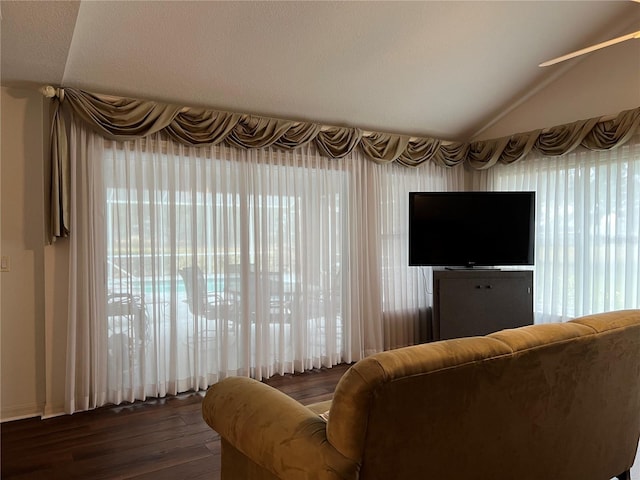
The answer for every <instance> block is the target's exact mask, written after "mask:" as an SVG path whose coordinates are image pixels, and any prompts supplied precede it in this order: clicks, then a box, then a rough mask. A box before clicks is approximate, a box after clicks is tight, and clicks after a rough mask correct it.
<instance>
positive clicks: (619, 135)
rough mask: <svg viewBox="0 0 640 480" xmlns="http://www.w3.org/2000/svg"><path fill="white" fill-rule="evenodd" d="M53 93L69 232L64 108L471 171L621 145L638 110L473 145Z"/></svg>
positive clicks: (107, 130)
mask: <svg viewBox="0 0 640 480" xmlns="http://www.w3.org/2000/svg"><path fill="white" fill-rule="evenodd" d="M43 93H44V94H45V95H46V96H49V97H53V101H54V104H55V105H54V108H55V112H54V117H53V126H52V139H51V155H52V169H51V172H52V180H51V182H52V183H51V188H52V191H51V194H52V206H51V212H52V219H51V226H52V232H51V233H52V236H54V237H64V236H67V235H68V234H69V224H68V218H69V216H68V212H69V198H70V196H69V183H70V182H69V178H70V177H69V174H70V171H69V169H70V166H69V152H68V146H67V145H68V144H67V132H66V125H65V121H64V118H65V112H72V113H73V115H75V116H76V117H78V118H81V119H82V120H83V121H84V122H86V123H87V124H88V125H90V126H91V127H92V128H93V129H95V130H97V131H98V132H100V133H101V134H102V135H103V136H104V137H105V138H108V139H113V140H123V141H124V140H131V139H134V138H140V137H144V136H147V135H150V134H153V133H156V132H162V133H163V134H166V135H167V136H168V137H169V138H171V139H173V140H175V141H177V142H180V143H183V144H187V145H194V146H202V145H216V144H218V143H221V142H226V143H227V144H229V145H233V146H235V147H238V148H243V149H249V148H265V147H270V146H275V147H278V148H284V149H294V148H298V147H301V146H303V145H306V144H307V143H309V142H314V143H315V145H316V146H317V148H318V149H319V150H320V151H321V152H323V153H324V154H326V155H328V156H329V157H331V158H343V157H345V156H347V155H349V153H351V152H352V151H353V150H354V149H355V148H356V147H358V148H360V149H361V150H362V151H363V152H364V153H365V155H366V156H367V157H368V158H370V159H371V160H373V161H374V162H377V163H383V164H384V163H390V162H397V163H399V164H401V165H404V166H407V167H417V166H419V165H421V164H423V163H424V162H427V161H432V162H435V163H436V164H438V165H440V166H443V167H453V166H455V165H459V164H460V163H463V162H467V164H468V165H469V166H471V167H472V168H474V169H486V168H490V167H491V166H493V165H495V164H496V163H498V162H501V163H513V162H516V161H518V160H521V159H522V158H524V157H525V156H526V155H527V154H529V153H530V152H531V151H532V150H538V151H540V152H542V153H543V154H544V155H563V154H565V153H568V152H571V151H572V150H574V149H575V148H576V147H578V146H580V145H582V146H584V147H586V148H589V149H592V150H606V149H610V148H613V147H616V146H619V145H622V144H623V143H625V142H626V141H627V140H628V139H629V138H630V137H631V136H632V135H633V134H634V133H635V132H636V131H638V129H639V126H640V108H636V109H634V110H627V111H625V112H622V113H620V114H619V115H618V116H617V117H615V118H613V119H610V120H607V121H599V119H589V120H582V121H579V122H575V123H572V124H568V125H561V126H557V127H553V128H550V129H547V130H544V131H543V130H535V131H532V132H527V133H523V134H517V135H513V136H510V137H504V138H499V139H493V140H486V141H477V142H446V141H442V140H438V139H434V138H428V137H424V138H416V137H410V136H408V135H394V134H387V133H378V132H374V133H367V134H365V132H363V131H362V130H361V129H358V128H346V127H344V128H343V127H326V126H323V125H320V124H317V123H310V122H297V121H290V120H280V119H272V118H267V117H260V116H255V115H246V114H238V113H229V112H222V111H215V110H207V109H203V108H183V107H181V106H176V105H169V104H162V103H158V102H154V101H146V100H138V99H131V98H124V97H114V96H111V95H100V94H94V93H88V92H84V91H82V90H78V89H73V88H64V89H62V88H59V89H56V88H53V87H45V88H44V89H43Z"/></svg>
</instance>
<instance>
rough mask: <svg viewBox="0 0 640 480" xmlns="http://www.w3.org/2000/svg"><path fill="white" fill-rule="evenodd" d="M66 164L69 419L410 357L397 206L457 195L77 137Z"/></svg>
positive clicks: (398, 170)
mask: <svg viewBox="0 0 640 480" xmlns="http://www.w3.org/2000/svg"><path fill="white" fill-rule="evenodd" d="M71 157H72V171H73V174H72V188H73V190H72V191H73V192H74V201H73V202H72V210H73V215H72V217H71V218H72V224H71V227H72V232H73V233H72V235H71V238H70V241H71V257H72V262H71V272H70V277H71V284H70V289H71V293H70V312H71V314H70V324H69V336H68V347H69V349H68V352H69V355H68V362H67V375H68V382H67V407H66V408H67V410H68V411H69V412H73V411H77V410H86V409H90V408H94V407H96V406H100V405H103V404H106V403H120V402H122V401H133V400H137V399H143V398H145V397H149V396H162V395H165V394H174V393H177V392H181V391H187V390H195V389H203V388H206V387H207V386H209V385H211V384H212V383H214V382H216V381H218V380H219V379H221V378H223V377H225V376H230V375H250V376H253V377H255V378H263V377H268V376H271V375H273V374H275V373H285V372H293V371H302V370H305V369H309V368H314V367H319V366H331V365H335V364H337V363H340V362H352V361H356V360H358V359H360V358H362V357H363V356H365V355H369V354H371V353H374V352H377V351H381V350H382V349H384V348H391V347H396V346H401V345H407V344H411V343H414V342H415V341H416V340H417V333H418V332H417V328H418V327H417V322H418V312H419V311H423V312H424V311H425V309H426V306H427V304H428V303H429V299H428V295H426V291H425V288H426V286H425V284H424V282H423V281H422V276H423V274H424V272H422V271H420V270H418V269H413V268H409V267H408V266H407V255H406V233H407V223H406V222H407V199H408V192H409V191H411V190H444V189H457V188H458V187H459V186H461V184H462V178H463V172H462V169H461V168H455V169H443V168H440V167H436V166H434V165H425V166H423V167H421V168H418V169H415V170H410V169H406V168H404V167H399V166H393V165H386V166H385V165H377V164H375V163H373V162H371V161H369V160H366V159H365V158H364V157H363V156H362V155H361V154H360V153H353V154H351V155H350V156H349V157H348V158H345V159H342V160H330V159H328V158H326V157H323V156H321V155H319V154H318V153H317V152H316V150H315V149H314V148H313V147H308V148H302V149H297V150H295V151H292V152H285V151H281V150H276V149H263V150H247V151H245V150H240V149H235V148H230V147H226V146H216V147H206V148H193V147H186V146H183V145H180V144H177V143H173V142H171V141H167V140H166V139H163V138H161V137H160V136H159V135H155V136H152V137H148V138H147V139H144V140H137V141H131V142H110V141H106V140H104V139H103V138H102V137H100V136H98V135H97V134H94V133H92V132H91V131H89V130H87V129H86V128H85V127H84V126H83V125H82V124H78V123H75V122H73V123H72V127H71ZM200 280H202V282H201V283H199V281H200ZM198 285H201V287H202V288H201V289H199V288H198Z"/></svg>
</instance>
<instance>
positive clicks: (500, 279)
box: [436, 272, 533, 340]
mask: <svg viewBox="0 0 640 480" xmlns="http://www.w3.org/2000/svg"><path fill="white" fill-rule="evenodd" d="M496 273H497V272H496ZM500 273H501V274H494V275H487V276H484V277H483V276H476V275H468V276H465V275H464V274H461V275H460V276H455V277H447V278H441V279H440V280H439V281H438V287H437V288H438V299H437V301H438V305H437V307H436V309H437V311H438V317H439V318H438V322H439V331H440V339H441V340H445V339H449V338H457V337H469V336H476V335H486V334H488V333H491V332H495V331H498V330H503V329H505V328H516V327H520V326H523V325H530V324H532V323H533V284H532V274H531V272H500Z"/></svg>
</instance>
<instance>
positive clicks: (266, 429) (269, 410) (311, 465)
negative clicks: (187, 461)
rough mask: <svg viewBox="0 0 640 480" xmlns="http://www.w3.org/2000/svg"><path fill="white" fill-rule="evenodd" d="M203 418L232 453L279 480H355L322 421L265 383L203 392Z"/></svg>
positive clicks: (237, 382)
mask: <svg viewBox="0 0 640 480" xmlns="http://www.w3.org/2000/svg"><path fill="white" fill-rule="evenodd" d="M202 415H203V418H204V420H205V421H206V422H207V424H209V426H210V427H211V428H213V429H214V430H215V431H217V432H218V433H219V434H220V436H221V437H222V438H224V439H225V440H226V441H227V442H228V443H230V444H231V445H232V446H233V447H234V448H235V449H236V450H238V451H239V452H241V453H242V454H244V455H245V456H247V457H248V458H249V459H251V460H252V461H253V462H254V463H256V464H257V465H259V466H260V467H262V468H264V469H266V470H268V471H270V472H271V473H273V474H274V475H276V476H277V477H279V478H287V479H298V478H300V479H303V478H305V479H311V478H313V479H332V480H334V479H335V480H337V479H355V478H357V472H358V468H359V466H358V465H357V464H356V463H354V462H352V461H351V460H348V459H346V458H345V457H343V456H342V455H341V454H340V453H339V452H338V451H337V450H335V449H334V448H333V446H332V445H331V444H330V443H329V442H328V440H327V434H326V422H325V421H324V420H323V419H322V418H320V417H319V416H318V414H317V413H314V412H313V411H312V410H310V409H309V408H307V407H305V406H303V405H302V404H300V403H298V402H297V401H296V400H294V399H292V398H291V397H289V396H287V395H285V394H284V393H282V392H280V391H279V390H277V389H275V388H272V387H270V386H268V385H266V384H264V383H261V382H258V381H256V380H253V379H250V378H246V377H231V378H227V379H224V380H222V381H221V382H218V383H217V384H215V385H213V386H212V387H210V388H209V390H208V391H207V394H206V396H205V398H204V400H203V402H202ZM223 455H224V452H223Z"/></svg>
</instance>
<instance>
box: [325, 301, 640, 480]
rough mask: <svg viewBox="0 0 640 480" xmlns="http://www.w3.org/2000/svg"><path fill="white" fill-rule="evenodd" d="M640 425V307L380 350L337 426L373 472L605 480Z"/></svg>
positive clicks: (630, 448)
mask: <svg viewBox="0 0 640 480" xmlns="http://www.w3.org/2000/svg"><path fill="white" fill-rule="evenodd" d="M639 431H640V312H626V313H625V312H623V313H620V312H617V313H616V314H604V315H600V316H593V317H589V318H586V319H580V320H578V321H575V322H568V323H564V324H549V325H535V326H529V327H523V328H519V329H514V330H506V331H502V332H498V333H496V334H492V335H490V336H487V337H474V338H463V339H455V340H448V341H444V342H435V343H432V344H425V345H419V346H415V347H409V348H405V349H399V350H395V351H389V352H384V353H381V354H378V355H374V356H372V357H369V358H367V359H365V360H363V361H361V362H358V363H357V364H356V365H354V367H352V368H351V369H350V370H349V371H348V372H347V374H345V376H344V377H343V379H342V380H341V381H340V383H339V385H338V387H337V389H336V393H335V395H334V400H333V404H332V407H331V413H330V418H329V423H328V425H327V435H328V438H329V441H330V442H331V443H332V444H333V445H334V447H335V448H337V449H338V450H339V451H340V452H341V453H342V454H343V455H345V456H347V457H348V458H351V459H354V460H357V461H359V462H360V464H361V478H362V479H374V478H375V479H378V478H379V479H388V478H394V479H398V480H400V479H409V478H465V479H466V480H471V479H487V478H491V479H494V480H499V479H513V478H518V479H519V480H527V479H531V480H534V479H535V480H539V479H541V478H554V479H555V480H562V479H572V480H573V479H576V478H580V479H582V480H587V479H600V480H601V479H604V478H610V477H612V476H613V475H616V474H617V473H621V472H622V471H623V470H624V469H626V468H629V467H630V466H631V464H632V462H633V458H634V455H635V451H636V448H637V443H638V433H639ZM617 468H620V470H619V471H615V470H616V469H617ZM612 469H613V470H614V471H612Z"/></svg>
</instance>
